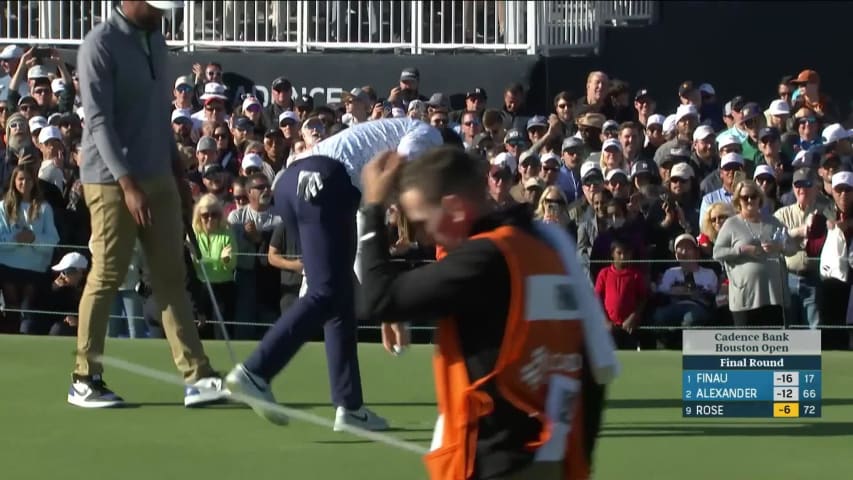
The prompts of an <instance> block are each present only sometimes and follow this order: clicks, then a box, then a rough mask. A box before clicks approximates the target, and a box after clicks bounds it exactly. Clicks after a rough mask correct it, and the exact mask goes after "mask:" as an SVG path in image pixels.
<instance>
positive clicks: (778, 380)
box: [681, 330, 821, 418]
mask: <svg viewBox="0 0 853 480" xmlns="http://www.w3.org/2000/svg"><path fill="white" fill-rule="evenodd" d="M681 392H682V393H681V401H682V408H681V413H682V416H683V417H730V418H732V417H767V418H809V417H820V397H821V395H820V392H821V375H820V331H818V330H795V331H792V330H685V331H684V336H683V348H682V374H681Z"/></svg>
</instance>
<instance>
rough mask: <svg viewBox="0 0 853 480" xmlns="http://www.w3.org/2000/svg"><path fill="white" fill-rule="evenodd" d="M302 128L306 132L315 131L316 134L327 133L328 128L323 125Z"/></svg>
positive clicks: (317, 124) (310, 125)
mask: <svg viewBox="0 0 853 480" xmlns="http://www.w3.org/2000/svg"><path fill="white" fill-rule="evenodd" d="M302 128H304V129H305V130H313V131H315V132H321V133H322V132H325V131H326V126H325V125H323V124H322V123H309V124H306V125H305V126H303V127H302Z"/></svg>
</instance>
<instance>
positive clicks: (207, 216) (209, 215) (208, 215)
mask: <svg viewBox="0 0 853 480" xmlns="http://www.w3.org/2000/svg"><path fill="white" fill-rule="evenodd" d="M199 216H200V217H201V219H202V220H214V219H218V218H219V217H220V216H221V214H220V213H219V212H202V213H200V214H199Z"/></svg>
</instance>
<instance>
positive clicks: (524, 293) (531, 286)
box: [424, 226, 589, 480]
mask: <svg viewBox="0 0 853 480" xmlns="http://www.w3.org/2000/svg"><path fill="white" fill-rule="evenodd" d="M477 238H486V239H488V240H490V241H492V242H494V243H495V245H497V247H498V248H499V249H500V251H501V252H502V254H503V256H504V258H505V259H506V262H507V266H508V267H509V273H510V282H511V288H510V291H511V293H510V301H509V312H508V317H507V322H506V330H505V331H504V336H503V342H502V344H501V348H500V353H499V355H498V360H497V363H496V365H495V368H494V370H493V371H492V372H490V373H489V374H488V375H486V376H485V377H483V378H480V379H470V378H468V373H467V368H466V366H465V359H464V358H463V357H462V354H461V351H462V349H461V347H460V341H459V336H458V332H457V326H456V321H455V320H454V319H453V318H445V319H443V320H441V321H440V322H439V325H438V331H437V336H436V341H435V342H436V351H435V354H434V357H433V367H434V374H435V387H436V397H437V401H438V410H439V418H438V421H437V422H436V431H435V433H434V437H433V444H432V447H431V451H430V452H429V453H428V454H427V455H426V456H425V457H424V462H425V464H426V466H427V470H428V472H429V478H430V480H467V479H469V478H471V476H472V475H473V474H474V465H475V459H476V446H477V435H478V432H477V425H478V422H479V419H480V418H482V417H484V416H487V415H491V414H492V410H493V406H494V404H493V399H492V398H491V397H490V396H489V395H488V394H487V393H486V392H484V391H483V390H482V389H481V387H482V386H483V385H484V384H485V383H486V382H488V381H494V382H495V385H496V387H497V390H498V392H500V395H501V396H502V397H503V398H504V399H505V400H507V401H509V402H510V403H512V404H513V405H514V406H515V407H516V408H518V409H520V410H522V411H524V412H527V413H528V414H529V415H530V416H531V417H533V418H537V419H538V420H540V421H541V423H542V429H541V432H540V436H539V438H538V439H537V440H535V441H533V442H531V443H530V444H528V445H527V446H526V448H527V449H528V450H529V451H530V452H535V455H534V458H535V460H536V461H543V462H544V461H547V462H562V463H563V465H564V469H563V471H564V475H563V477H562V479H563V480H580V479H586V478H588V476H589V465H588V464H587V461H586V452H585V449H584V445H583V429H582V418H583V412H582V410H583V408H582V404H581V395H580V394H581V376H582V373H583V372H582V369H583V357H582V352H583V344H584V336H583V327H582V323H581V321H580V320H579V318H578V317H579V316H580V313H579V310H578V309H579V306H578V302H577V300H576V298H575V296H574V292H575V290H574V288H573V286H572V280H573V277H570V276H569V274H570V273H572V272H567V271H566V269H565V267H564V266H563V262H562V261H561V259H560V257H559V255H558V254H557V252H556V251H555V250H553V249H552V248H551V247H549V246H548V245H546V244H545V243H544V242H542V241H541V240H538V239H537V238H535V237H533V236H532V235H530V234H529V233H526V232H524V231H523V230H520V229H518V228H515V227H510V226H505V227H500V228H498V229H496V230H493V231H491V232H487V233H483V234H479V235H476V236H474V237H472V239H477ZM445 255H446V253H445V252H444V251H443V249H441V250H438V249H437V254H436V257H437V258H438V259H439V260H440V259H441V258H443V257H444V256H445ZM574 274H575V275H576V277H574V278H575V279H576V280H578V281H580V280H582V277H581V275H580V272H575V273H574Z"/></svg>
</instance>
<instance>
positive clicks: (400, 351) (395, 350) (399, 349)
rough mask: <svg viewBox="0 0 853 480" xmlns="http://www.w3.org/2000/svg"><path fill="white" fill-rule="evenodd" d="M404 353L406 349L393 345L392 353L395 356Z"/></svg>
mask: <svg viewBox="0 0 853 480" xmlns="http://www.w3.org/2000/svg"><path fill="white" fill-rule="evenodd" d="M405 351H406V347H404V346H402V345H394V353H395V354H396V355H402V354H403V353H405Z"/></svg>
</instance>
